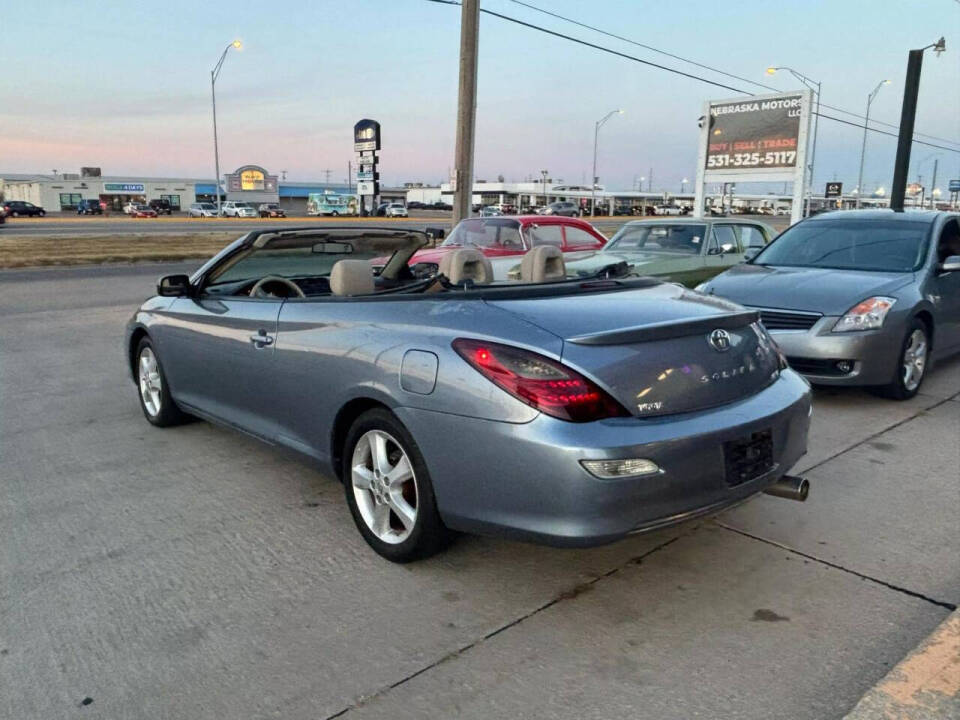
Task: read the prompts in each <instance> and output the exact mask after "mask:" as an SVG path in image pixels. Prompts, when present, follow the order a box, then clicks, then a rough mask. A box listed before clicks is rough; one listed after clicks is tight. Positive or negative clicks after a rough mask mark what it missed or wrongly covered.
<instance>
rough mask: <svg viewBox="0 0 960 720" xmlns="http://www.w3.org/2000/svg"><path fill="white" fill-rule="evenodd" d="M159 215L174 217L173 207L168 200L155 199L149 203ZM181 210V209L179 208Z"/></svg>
mask: <svg viewBox="0 0 960 720" xmlns="http://www.w3.org/2000/svg"><path fill="white" fill-rule="evenodd" d="M147 205H149V206H150V207H152V208H153V209H154V211H155V212H156V213H157V215H173V206H172V205H171V204H170V201H169V200H167V199H166V198H155V199H153V200H151V201H150V202H148V203H147ZM177 209H178V210H179V208H177Z"/></svg>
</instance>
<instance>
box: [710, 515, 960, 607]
mask: <svg viewBox="0 0 960 720" xmlns="http://www.w3.org/2000/svg"><path fill="white" fill-rule="evenodd" d="M713 522H714V524H715V525H718V526H719V527H722V528H723V529H724V530H729V531H730V532H734V533H737V534H738V535H742V536H744V537H748V538H750V539H751V540H757V541H759V542H762V543H766V544H767V545H772V546H773V547H776V548H780V549H781V550H786V551H787V552H789V553H792V554H794V555H798V556H800V557H802V558H806V559H807V560H812V561H813V562H816V563H820V564H821V565H826V566H827V567H831V568H833V569H834V570H840V571H841V572H845V573H848V574H850V575H853V576H855V577H858V578H860V579H861V580H869V581H870V582H872V583H876V584H877V585H882V586H883V587H885V588H887V589H888V590H894V591H895V592H898V593H903V594H904V595H909V596H910V597H913V598H917V599H918V600H924V601H926V602H928V603H930V604H931V605H936V606H937V607H942V608H945V609H947V610H950V611H951V612H953V611H954V610H956V609H957V606H956V605H955V604H954V603H951V602H947V601H945V600H937V599H936V598H932V597H930V596H928V595H924V594H923V593H920V592H916V591H915V590H910V589H909V588H905V587H901V586H900V585H894V584H893V583H889V582H887V581H886V580H881V579H880V578H875V577H873V576H871V575H865V574H864V573H861V572H857V571H856V570H851V569H850V568H847V567H844V566H843V565H838V564H837V563H833V562H830V561H829V560H824V559H823V558H819V557H817V556H816V555H809V554H807V553H805V552H802V551H800V550H796V549H794V548H792V547H790V546H788V545H784V544H783V543H778V542H777V541H776V540H769V539H767V538H765V537H760V536H759V535H754V534H753V533H748V532H746V531H745V530H740V529H738V528H735V527H731V526H730V525H726V524H725V523H723V522H721V521H719V520H714V521H713Z"/></svg>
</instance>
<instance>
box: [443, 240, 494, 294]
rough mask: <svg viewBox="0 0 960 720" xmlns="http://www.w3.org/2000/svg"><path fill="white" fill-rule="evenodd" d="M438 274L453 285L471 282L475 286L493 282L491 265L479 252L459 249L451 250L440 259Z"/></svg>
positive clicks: (471, 249)
mask: <svg viewBox="0 0 960 720" xmlns="http://www.w3.org/2000/svg"><path fill="white" fill-rule="evenodd" d="M439 270H440V272H441V273H443V274H444V275H445V276H446V278H447V280H449V281H450V282H451V283H452V284H454V285H462V284H463V283H464V282H465V281H467V280H472V281H473V283H474V284H475V285H487V284H489V283H492V282H493V265H491V264H490V260H489V259H488V258H487V257H486V256H485V255H484V254H483V253H482V252H480V251H479V250H474V249H473V248H460V249H458V250H452V251H451V252H449V253H447V254H446V255H444V256H443V257H442V258H441V259H440V268H439Z"/></svg>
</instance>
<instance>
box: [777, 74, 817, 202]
mask: <svg viewBox="0 0 960 720" xmlns="http://www.w3.org/2000/svg"><path fill="white" fill-rule="evenodd" d="M777 70H786V71H787V72H788V73H790V74H791V75H793V76H794V77H795V78H796V79H797V80H799V81H800V82H802V83H803V84H804V85H806V86H807V87H808V88H810V89H811V90H814V89H815V91H816V93H817V108H816V110H815V111H814V114H815V115H816V117H815V118H814V120H813V147H812V148H811V149H810V166H809V167H810V188H809V189H810V190H812V189H813V169H814V161H815V160H816V158H817V131H818V130H819V129H820V81H819V80H811V79H810V78H808V77H807V76H806V75H804V74H803V73H799V72H797V71H796V70H794V69H793V68H789V67H768V68H767V75H773V74H775V73H776V72H777ZM814 85H816V88H814ZM809 214H810V193H809V192H808V193H807V199H806V204H805V210H804V213H803V215H804V217H806V216H807V215H809Z"/></svg>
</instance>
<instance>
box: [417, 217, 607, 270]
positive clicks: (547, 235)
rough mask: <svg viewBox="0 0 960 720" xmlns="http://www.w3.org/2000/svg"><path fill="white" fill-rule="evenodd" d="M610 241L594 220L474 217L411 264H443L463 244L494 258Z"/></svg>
mask: <svg viewBox="0 0 960 720" xmlns="http://www.w3.org/2000/svg"><path fill="white" fill-rule="evenodd" d="M606 242H607V239H606V238H605V237H604V236H603V235H601V234H600V233H599V232H598V231H597V230H596V228H594V227H593V225H591V224H590V223H588V222H586V221H584V220H580V219H578V218H572V217H561V216H555V215H548V216H543V215H519V216H515V217H502V216H500V217H473V218H467V219H466V220H461V221H460V222H459V223H458V224H457V226H456V227H455V228H454V229H453V231H452V232H451V233H450V235H448V236H447V239H446V240H444V241H443V244H442V245H440V246H439V247H435V248H430V249H429V250H420V251H419V252H417V253H415V254H414V255H413V257H412V258H411V259H410V264H411V265H417V264H419V263H430V264H435V265H439V264H440V259H441V258H442V257H443V256H444V255H446V254H448V253H450V252H452V251H453V250H455V249H457V248H460V247H474V248H476V249H477V250H479V251H480V252H482V253H483V254H484V255H486V256H487V257H490V258H496V257H506V256H510V255H518V256H519V255H523V254H524V253H525V252H527V251H528V250H530V249H532V248H535V247H537V246H538V245H553V246H554V247H557V248H559V249H560V251H561V252H577V251H581V250H599V249H600V248H602V247H603V246H604V245H605V244H606Z"/></svg>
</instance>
